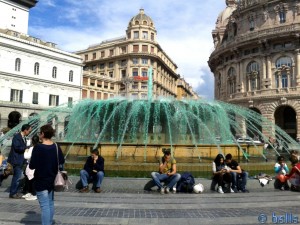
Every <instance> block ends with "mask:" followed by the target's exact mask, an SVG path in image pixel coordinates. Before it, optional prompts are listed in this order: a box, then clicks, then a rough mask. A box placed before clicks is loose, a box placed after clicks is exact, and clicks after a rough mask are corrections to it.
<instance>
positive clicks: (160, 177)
mask: <svg viewBox="0 0 300 225" xmlns="http://www.w3.org/2000/svg"><path fill="white" fill-rule="evenodd" d="M151 176H152V179H153V181H154V183H155V184H156V186H157V187H159V188H160V189H161V188H163V185H162V184H161V183H160V182H161V181H164V182H166V183H168V184H167V186H166V187H167V188H169V189H172V188H173V187H174V185H175V184H176V183H177V182H178V181H179V179H180V177H181V176H180V174H179V173H175V174H174V175H171V176H168V175H167V174H161V173H158V172H152V173H151Z"/></svg>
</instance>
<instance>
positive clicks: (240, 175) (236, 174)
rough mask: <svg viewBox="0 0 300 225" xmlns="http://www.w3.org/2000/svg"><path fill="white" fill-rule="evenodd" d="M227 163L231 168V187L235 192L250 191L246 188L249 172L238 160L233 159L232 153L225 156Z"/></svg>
mask: <svg viewBox="0 0 300 225" xmlns="http://www.w3.org/2000/svg"><path fill="white" fill-rule="evenodd" d="M225 164H226V166H228V167H229V168H230V174H231V178H232V179H231V189H232V190H233V191H234V193H237V192H238V191H241V192H243V193H249V191H248V190H247V189H246V185H247V179H248V172H246V171H244V170H242V169H241V167H240V165H239V164H238V162H237V161H235V160H233V159H232V155H231V154H230V153H228V154H227V155H226V156H225ZM240 180H241V182H240Z"/></svg>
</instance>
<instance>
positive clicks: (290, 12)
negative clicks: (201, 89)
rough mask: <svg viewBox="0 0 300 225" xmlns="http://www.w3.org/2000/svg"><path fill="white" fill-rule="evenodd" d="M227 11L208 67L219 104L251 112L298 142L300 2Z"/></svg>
mask: <svg viewBox="0 0 300 225" xmlns="http://www.w3.org/2000/svg"><path fill="white" fill-rule="evenodd" d="M226 5H227V7H226V9H225V10H224V11H223V12H221V13H220V15H219V16H218V19H217V22H216V28H215V30H213V32H212V36H213V41H214V44H215V50H214V51H213V53H212V54H211V55H210V58H209V62H208V63H209V66H210V69H211V71H212V72H213V74H214V78H215V98H216V99H217V100H221V101H226V102H229V103H233V104H238V105H241V106H244V107H247V108H249V109H252V110H254V111H256V112H258V113H260V114H262V115H263V116H264V117H266V118H268V119H269V120H271V121H273V122H274V123H276V124H277V125H278V126H279V127H281V128H282V129H283V130H285V131H286V132H287V133H288V134H289V135H290V136H291V137H292V138H297V137H299V136H300V121H299V120H298V119H297V118H300V1H298V0H285V1H283V0H251V1H249V0H239V1H235V0H227V1H226ZM262 129H263V128H262ZM263 132H264V131H263ZM265 132H266V131H265Z"/></svg>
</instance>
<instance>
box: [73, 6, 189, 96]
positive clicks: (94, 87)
mask: <svg viewBox="0 0 300 225" xmlns="http://www.w3.org/2000/svg"><path fill="white" fill-rule="evenodd" d="M77 54H79V55H80V56H81V57H82V59H83V62H84V64H85V66H84V69H83V87H82V98H83V99H84V98H91V99H108V98H111V97H114V96H126V97H132V98H136V99H143V98H146V97H147V93H148V88H149V87H148V83H147V82H148V74H147V71H148V69H149V68H150V67H152V69H153V70H152V71H153V72H152V74H153V87H152V89H153V96H154V98H155V97H157V96H172V97H175V98H176V97H177V81H178V79H179V78H180V76H179V75H178V74H177V72H176V69H177V65H176V64H175V63H174V62H173V61H172V59H171V58H170V57H169V56H168V55H167V54H166V52H164V50H163V49H162V48H161V46H160V45H159V44H158V42H157V41H156V29H155V26H154V23H153V21H152V19H151V18H150V17H149V16H147V15H146V14H145V13H144V10H143V9H141V10H140V12H139V14H137V15H136V16H134V17H133V18H132V19H131V20H130V21H129V23H128V27H127V30H126V36H124V37H119V38H114V39H110V40H106V41H102V42H101V43H100V44H95V45H91V46H89V47H88V48H87V49H84V50H81V51H78V52H77ZM181 83H182V82H180V85H181ZM183 88H184V89H187V91H188V92H187V93H189V95H190V97H192V96H193V95H195V93H194V92H193V93H191V92H190V91H189V87H188V86H186V85H185V86H184V87H183ZM192 94H193V95H192Z"/></svg>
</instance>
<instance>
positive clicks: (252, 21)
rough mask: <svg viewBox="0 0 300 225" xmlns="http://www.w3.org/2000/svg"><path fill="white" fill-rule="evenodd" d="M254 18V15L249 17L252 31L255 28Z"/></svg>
mask: <svg viewBox="0 0 300 225" xmlns="http://www.w3.org/2000/svg"><path fill="white" fill-rule="evenodd" d="M254 26H255V25H254V18H253V16H250V17H249V27H250V31H252V30H254Z"/></svg>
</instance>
